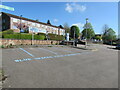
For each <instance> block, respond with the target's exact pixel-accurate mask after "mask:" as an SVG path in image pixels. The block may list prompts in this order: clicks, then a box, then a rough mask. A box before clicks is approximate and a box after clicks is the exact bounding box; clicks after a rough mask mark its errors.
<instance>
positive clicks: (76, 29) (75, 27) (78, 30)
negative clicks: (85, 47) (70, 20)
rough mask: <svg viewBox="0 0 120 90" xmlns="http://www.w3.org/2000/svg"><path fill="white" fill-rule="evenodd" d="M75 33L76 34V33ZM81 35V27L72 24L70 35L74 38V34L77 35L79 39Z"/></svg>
mask: <svg viewBox="0 0 120 90" xmlns="http://www.w3.org/2000/svg"><path fill="white" fill-rule="evenodd" d="M74 33H75V34H74ZM79 35H80V29H79V27H77V26H72V27H71V28H70V37H71V38H74V36H75V39H78V37H79Z"/></svg>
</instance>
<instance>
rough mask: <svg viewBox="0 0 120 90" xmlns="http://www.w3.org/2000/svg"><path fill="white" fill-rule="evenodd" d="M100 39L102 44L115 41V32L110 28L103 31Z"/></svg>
mask: <svg viewBox="0 0 120 90" xmlns="http://www.w3.org/2000/svg"><path fill="white" fill-rule="evenodd" d="M102 39H103V42H104V43H108V42H110V41H113V40H116V35H115V31H114V30H113V29H112V28H109V29H107V30H105V31H104V33H103V37H102Z"/></svg>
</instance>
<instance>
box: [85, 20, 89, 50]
mask: <svg viewBox="0 0 120 90" xmlns="http://www.w3.org/2000/svg"><path fill="white" fill-rule="evenodd" d="M87 24H88V18H86V27H85V29H86V43H85V48H87V29H88V26H87Z"/></svg>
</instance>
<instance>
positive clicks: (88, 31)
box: [82, 23, 95, 39]
mask: <svg viewBox="0 0 120 90" xmlns="http://www.w3.org/2000/svg"><path fill="white" fill-rule="evenodd" d="M83 28H84V29H83V31H82V37H84V38H87V39H91V38H92V37H94V36H95V32H94V30H93V27H92V25H91V23H86V24H85V25H84V27H83Z"/></svg>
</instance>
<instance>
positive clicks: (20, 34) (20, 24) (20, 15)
mask: <svg viewBox="0 0 120 90" xmlns="http://www.w3.org/2000/svg"><path fill="white" fill-rule="evenodd" d="M21 19H22V15H20V39H21V28H22V25H21V24H22V23H21Z"/></svg>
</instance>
